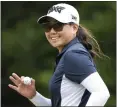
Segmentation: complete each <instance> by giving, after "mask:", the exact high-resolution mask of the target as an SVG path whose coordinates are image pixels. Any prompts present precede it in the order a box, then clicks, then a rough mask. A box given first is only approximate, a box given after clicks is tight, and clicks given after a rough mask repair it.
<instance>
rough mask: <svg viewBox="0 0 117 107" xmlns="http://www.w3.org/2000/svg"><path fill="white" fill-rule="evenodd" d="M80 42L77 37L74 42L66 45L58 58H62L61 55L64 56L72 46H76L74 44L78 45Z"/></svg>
mask: <svg viewBox="0 0 117 107" xmlns="http://www.w3.org/2000/svg"><path fill="white" fill-rule="evenodd" d="M78 42H79V40H78V38H77V37H75V38H74V39H73V40H71V41H70V42H69V43H68V44H67V45H65V47H64V48H63V50H62V51H61V53H59V54H58V55H57V57H60V56H61V55H63V53H64V52H65V51H66V50H67V49H68V48H69V47H71V46H72V45H74V44H76V43H78Z"/></svg>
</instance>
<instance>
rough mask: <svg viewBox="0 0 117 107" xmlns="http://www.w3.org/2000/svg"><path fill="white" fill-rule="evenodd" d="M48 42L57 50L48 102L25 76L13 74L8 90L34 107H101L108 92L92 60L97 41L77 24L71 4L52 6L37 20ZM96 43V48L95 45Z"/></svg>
mask: <svg viewBox="0 0 117 107" xmlns="http://www.w3.org/2000/svg"><path fill="white" fill-rule="evenodd" d="M38 23H39V24H40V25H42V27H43V28H44V29H45V35H46V38H47V40H48V41H49V43H50V44H51V45H52V46H53V47H55V48H57V49H58V51H59V54H58V56H57V58H56V66H55V71H54V73H53V75H52V78H51V80H50V83H49V91H50V94H51V99H48V98H46V97H44V96H42V95H41V94H40V93H38V92H37V91H36V88H35V80H34V79H32V81H31V84H30V85H25V84H24V83H23V78H24V77H21V78H20V77H19V76H18V75H17V74H15V73H13V74H12V76H10V80H11V81H12V82H13V83H14V84H15V85H11V84H9V87H10V88H12V89H14V90H16V91H17V92H18V93H20V94H21V95H23V96H24V97H26V98H28V99H29V100H30V101H31V102H32V103H33V104H34V105H35V106H52V107H60V106H79V107H85V106H104V105H105V103H106V102H107V100H108V98H109V97H110V94H109V91H108V89H107V87H106V85H105V83H104V82H103V80H102V78H101V77H100V75H99V74H98V72H97V70H96V66H95V64H94V60H93V58H94V57H95V56H100V55H101V52H100V48H99V45H98V43H97V41H96V40H95V39H94V38H93V37H92V36H91V35H90V34H89V33H88V32H87V30H86V29H85V28H83V27H82V26H81V25H80V24H79V14H78V11H77V10H76V9H75V8H74V7H73V6H71V5H68V4H65V3H60V4H57V5H54V6H52V7H51V8H50V9H49V10H48V13H47V15H44V16H42V17H40V18H39V19H38ZM95 44H96V45H95Z"/></svg>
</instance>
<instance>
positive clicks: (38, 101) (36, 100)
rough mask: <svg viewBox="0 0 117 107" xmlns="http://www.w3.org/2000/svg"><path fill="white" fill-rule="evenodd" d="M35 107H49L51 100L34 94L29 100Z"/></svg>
mask: <svg viewBox="0 0 117 107" xmlns="http://www.w3.org/2000/svg"><path fill="white" fill-rule="evenodd" d="M29 100H30V101H31V102H32V103H33V104H34V105H35V106H51V100H50V99H48V98H46V97H44V96H42V95H41V94H40V93H38V92H36V95H35V97H33V98H32V99H29Z"/></svg>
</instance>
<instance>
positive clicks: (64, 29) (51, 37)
mask: <svg viewBox="0 0 117 107" xmlns="http://www.w3.org/2000/svg"><path fill="white" fill-rule="evenodd" d="M58 24H59V23H58ZM57 27H58V28H57ZM57 27H56V26H55V27H53V28H52V26H51V27H50V29H49V30H47V31H45V35H46V38H47V40H48V41H49V43H50V44H51V45H52V46H53V47H55V48H57V49H58V50H59V52H61V51H62V49H63V48H64V46H65V45H66V44H68V43H69V42H70V41H71V40H72V39H74V38H75V36H76V32H77V29H78V27H77V25H75V24H71V25H70V24H64V25H59V26H57ZM56 29H57V30H56ZM60 29H61V30H60Z"/></svg>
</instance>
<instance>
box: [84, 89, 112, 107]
mask: <svg viewBox="0 0 117 107" xmlns="http://www.w3.org/2000/svg"><path fill="white" fill-rule="evenodd" d="M109 97H110V94H109V92H108V91H106V92H92V93H91V95H90V98H89V100H88V102H87V104H86V106H93V107H94V106H104V105H105V104H106V102H107V100H108V99H109Z"/></svg>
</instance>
